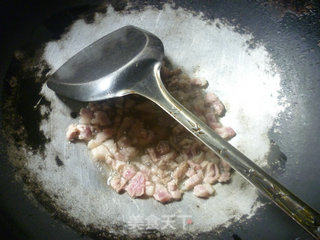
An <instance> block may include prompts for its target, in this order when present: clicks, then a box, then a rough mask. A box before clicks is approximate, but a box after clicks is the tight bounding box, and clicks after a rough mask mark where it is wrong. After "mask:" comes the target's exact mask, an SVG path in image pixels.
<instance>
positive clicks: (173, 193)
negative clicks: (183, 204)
mask: <svg viewBox="0 0 320 240" xmlns="http://www.w3.org/2000/svg"><path fill="white" fill-rule="evenodd" d="M169 193H170V195H171V197H172V198H173V199H174V200H180V199H181V197H182V193H181V191H180V190H179V189H176V190H173V191H169Z"/></svg>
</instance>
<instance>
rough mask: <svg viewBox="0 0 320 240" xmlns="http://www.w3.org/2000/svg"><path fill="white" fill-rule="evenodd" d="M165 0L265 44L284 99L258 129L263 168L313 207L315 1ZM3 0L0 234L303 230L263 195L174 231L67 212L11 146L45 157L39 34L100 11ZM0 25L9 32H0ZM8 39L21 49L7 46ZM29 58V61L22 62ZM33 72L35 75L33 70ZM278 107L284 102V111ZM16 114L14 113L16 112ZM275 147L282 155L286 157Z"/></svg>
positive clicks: (50, 34) (226, 234)
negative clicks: (252, 206)
mask: <svg viewBox="0 0 320 240" xmlns="http://www.w3.org/2000/svg"><path fill="white" fill-rule="evenodd" d="M110 4H111V5H113V7H114V9H115V11H116V12H118V11H119V14H123V15H126V14H130V12H132V13H136V14H139V13H140V12H141V13H142V12H144V11H145V10H146V8H147V9H148V8H152V9H154V11H159V12H161V11H164V10H163V9H164V8H165V7H166V6H164V4H165V2H160V3H159V2H158V1H149V2H144V1H132V2H130V3H127V2H126V1H120V2H118V3H114V2H111V3H110ZM110 4H109V5H110ZM169 4H170V8H172V9H173V11H177V12H178V11H180V10H179V9H181V8H182V9H183V10H184V11H187V12H190V13H191V14H193V15H197V14H199V13H200V12H202V14H203V15H202V18H203V19H204V20H205V21H208V22H212V21H213V20H215V19H219V20H221V21H222V23H224V22H226V23H227V24H228V25H229V26H233V27H234V29H233V31H235V32H237V33H239V34H240V35H242V34H248V33H249V34H252V35H253V38H252V40H251V41H250V42H248V43H247V44H248V46H249V48H252V49H255V48H257V47H258V45H259V44H262V45H263V46H264V47H265V49H266V51H267V52H268V53H269V55H270V56H271V59H272V61H273V63H274V64H275V66H276V68H277V72H278V73H279V74H280V76H281V87H282V89H283V91H284V93H283V94H284V95H285V96H286V98H287V101H288V103H289V104H290V107H289V108H288V109H287V110H286V111H284V112H283V113H282V115H280V120H279V125H280V126H278V129H279V130H280V132H281V134H280V133H277V132H274V131H270V132H269V135H268V137H269V139H270V140H271V141H272V142H273V143H274V144H272V151H271V152H270V154H269V156H268V160H269V161H268V163H269V164H268V166H266V171H268V172H270V173H271V174H272V175H273V176H274V177H276V178H277V179H278V180H279V181H280V182H282V183H283V184H284V185H285V186H287V187H288V188H289V189H292V191H293V192H294V193H295V194H296V195H298V196H299V197H301V198H303V199H304V200H305V201H306V202H307V203H309V204H310V205H311V206H313V207H314V208H315V209H319V204H320V201H319V190H318V188H319V187H318V186H319V177H318V171H319V164H318V157H317V156H318V155H319V151H320V150H319V144H320V141H319V140H320V139H319V134H318V133H319V130H320V127H319V121H318V119H319V117H320V109H319V107H318V104H317V100H318V99H319V97H320V93H319V87H320V86H319V83H320V80H319V76H320V74H319V65H320V47H319V40H320V34H319V31H320V30H319V25H320V23H319V4H318V3H316V2H313V1H309V2H305V3H296V2H290V3H283V2H272V1H256V2H247V1H237V3H234V2H230V1H213V2H203V1H194V2H189V1H173V2H170V3H169ZM35 6H37V7H36V9H35ZM11 7H15V8H14V10H15V11H16V12H18V13H19V12H21V14H22V16H21V17H20V18H18V19H17V18H14V17H11V18H9V19H10V20H11V21H12V22H11V23H10V24H7V25H6V26H7V28H6V30H7V32H6V33H7V35H6V36H7V39H6V40H7V41H6V42H5V45H4V44H2V47H3V46H8V47H6V49H5V50H6V51H4V50H3V51H1V53H2V56H1V59H3V60H5V61H3V62H4V63H5V62H6V63H7V68H6V69H5V68H4V67H3V66H6V65H5V64H3V66H2V76H3V81H1V88H0V89H1V91H0V92H1V99H2V100H1V115H0V117H1V129H2V130H5V131H2V135H1V146H3V147H2V148H1V160H2V161H1V193H2V194H1V222H2V226H3V229H4V231H5V233H6V234H10V235H11V237H15V238H19V239H21V238H22V239H29V238H32V239H42V238H46V239H56V238H58V237H59V238H62V239H77V238H79V237H80V235H79V234H85V236H86V237H85V238H87V236H88V237H92V238H116V237H119V236H120V237H123V238H128V237H131V238H137V237H141V236H142V237H147V236H150V237H152V238H160V237H166V238H173V237H176V238H182V239H183V238H189V237H194V238H199V239H213V238H214V239H215V238H216V239H232V238H233V239H256V238H259V239H293V238H300V239H309V236H308V235H307V234H306V233H305V232H304V231H303V230H302V229H300V228H299V227H297V226H296V225H295V224H294V223H293V222H292V221H291V220H290V219H288V218H287V217H286V216H285V215H284V214H283V213H281V212H280V211H279V210H278V209H276V208H275V207H274V206H272V205H270V204H268V202H266V201H264V200H263V198H261V199H258V200H257V202H262V203H263V204H264V205H263V206H262V207H260V208H258V209H257V210H256V212H255V213H254V215H253V216H251V217H250V218H246V217H245V216H243V217H241V218H240V219H237V220H235V221H231V223H230V224H229V225H228V226H227V227H226V226H223V225H221V226H219V227H215V228H213V229H211V230H206V229H204V230H203V231H196V232H188V231H186V232H184V233H181V234H175V233H166V232H164V231H161V230H155V231H148V232H141V233H140V235H139V236H137V235H135V234H133V233H130V232H124V231H123V228H122V226H121V224H118V225H117V224H114V225H113V224H109V225H107V226H103V227H101V228H99V227H97V225H90V224H88V225H84V224H83V223H81V221H77V220H76V219H74V218H72V217H71V216H70V214H69V212H68V209H61V208H60V207H59V206H57V205H56V204H55V201H53V200H54V199H52V196H51V195H50V194H49V193H48V191H47V190H46V189H45V188H44V187H43V186H41V184H40V183H39V182H37V181H34V178H33V177H32V176H30V174H29V172H28V171H26V170H25V167H24V166H25V164H26V159H24V157H23V156H21V155H20V154H16V155H15V153H16V150H15V149H23V148H24V146H27V148H28V149H30V151H31V152H32V153H33V154H34V155H38V156H41V154H43V155H42V158H43V159H44V160H43V161H48V157H47V156H45V155H46V154H47V152H46V151H44V150H45V146H46V145H45V144H46V143H48V141H49V140H48V139H46V138H45V136H44V134H43V133H42V132H41V131H39V125H40V121H41V120H42V119H43V118H44V117H48V115H50V113H47V116H46V114H44V115H45V116H42V115H41V114H40V113H39V111H40V110H41V107H39V106H48V108H47V109H50V111H55V107H56V105H51V107H49V106H50V99H49V101H47V100H46V99H45V98H41V97H40V96H39V92H40V90H41V87H42V83H43V82H44V81H45V79H46V73H47V72H48V71H49V70H50V69H49V68H43V69H39V66H43V65H36V64H35V62H37V61H39V57H40V56H39V55H37V54H39V49H43V48H44V43H46V42H48V41H50V40H52V39H55V40H56V39H59V38H60V37H61V34H62V33H63V32H65V31H67V30H68V29H66V28H67V27H68V26H70V24H71V23H72V22H73V21H74V20H76V19H78V18H83V19H85V20H86V21H87V22H94V18H93V17H92V13H94V12H103V11H105V6H104V5H103V4H102V3H101V2H90V4H89V3H85V2H81V3H80V2H79V3H77V5H74V4H71V3H68V2H67V3H64V5H59V4H54V3H53V2H46V3H41V4H40V5H33V7H31V5H27V4H26V6H25V7H24V8H23V7H21V6H19V5H12V6H11ZM179 7H181V8H179ZM128 8H130V10H128ZM23 15H24V16H23ZM19 19H20V23H19V21H18V20H19ZM7 20H8V19H7ZM21 20H23V21H24V22H26V24H25V25H26V27H25V28H24V29H21V27H20V26H21V25H19V24H21ZM36 22H37V24H36ZM39 23H40V24H39ZM208 24H209V23H208ZM209 25H210V24H209ZM15 26H16V29H15ZM155 28H156V27H155ZM9 33H10V34H11V35H8V34H9ZM9 36H11V38H10V37H9ZM19 36H20V38H19ZM21 36H23V40H22V39H21ZM11 39H16V40H13V41H12V40H11ZM18 48H20V50H21V51H18V52H17V51H15V52H14V51H13V50H16V49H18ZM40 52H41V51H40ZM4 53H7V54H4ZM13 53H14V57H13V58H12V57H11V56H12V55H13ZM33 61H34V62H33ZM30 66H33V67H31V70H30ZM36 66H38V68H37V67H36ZM200 67H201V66H200ZM26 69H27V71H26ZM39 72H40V73H41V74H40V76H36V73H39ZM39 100H40V101H39ZM8 101H9V102H8ZM61 101H63V102H62V105H66V106H68V108H69V109H73V110H76V109H77V108H78V107H79V106H78V105H79V104H78V103H76V102H71V101H67V100H65V99H62V100H61ZM37 104H38V105H37ZM34 109H35V110H34ZM61 110H63V109H61ZM288 112H291V115H290V116H289V115H288ZM17 119H20V121H16V120H17ZM71 120H72V119H71ZM59 121H61V119H60V120H59ZM20 125H23V126H24V128H25V129H22V130H20V131H9V130H10V129H11V128H13V129H16V130H17V129H18V128H19V126H20ZM56 131H58V129H57V130H56ZM25 132H26V133H27V135H24V134H25ZM62 132H63V131H62ZM279 149H281V152H283V153H285V155H286V156H287V159H288V160H287V162H286V163H285V161H284V159H285V157H284V156H283V154H282V153H281V152H280V151H279ZM25 158H30V159H32V158H33V157H32V156H25ZM51 159H53V160H54V161H55V162H54V164H56V165H57V166H59V165H60V166H62V167H64V166H65V165H67V164H68V163H67V159H61V157H59V156H58V155H57V156H52V158H51ZM57 169H59V168H58V167H57ZM85 170H86V169H85ZM57 171H58V170H57ZM92 171H93V170H92ZM94 187H95V188H96V187H97V186H94ZM101 187H102V186H101ZM35 200H36V201H35ZM140 202H141V201H140ZM183 202H184V201H182V202H181V204H183ZM38 203H40V204H38ZM130 204H135V203H133V202H130V201H129V202H126V205H125V208H127V209H130V206H129V205H130ZM138 204H139V203H138ZM141 204H142V203H141ZM203 204H204V203H203ZM165 207H169V206H165ZM201 211H202V212H203V211H204V210H201V206H200V209H199V210H198V211H197V212H198V214H200V213H201ZM52 215H53V218H51V216H52ZM195 219H196V218H195ZM196 220H197V219H196ZM195 224H196V223H195ZM65 225H68V226H71V227H72V228H69V227H65ZM203 225H206V224H205V223H203ZM35 226H36V227H35Z"/></svg>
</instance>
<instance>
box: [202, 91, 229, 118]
mask: <svg viewBox="0 0 320 240" xmlns="http://www.w3.org/2000/svg"><path fill="white" fill-rule="evenodd" d="M205 103H206V105H207V106H209V107H212V108H213V109H214V110H215V112H216V114H217V115H219V116H220V115H222V114H223V113H224V111H225V108H224V105H223V104H222V102H221V101H220V100H219V98H218V97H217V96H216V95H215V94H214V93H212V92H209V93H207V95H206V97H205Z"/></svg>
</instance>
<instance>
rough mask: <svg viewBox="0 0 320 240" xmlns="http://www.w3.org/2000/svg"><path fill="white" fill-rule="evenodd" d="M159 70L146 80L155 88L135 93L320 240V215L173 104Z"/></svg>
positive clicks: (202, 124) (138, 89)
mask: <svg viewBox="0 0 320 240" xmlns="http://www.w3.org/2000/svg"><path fill="white" fill-rule="evenodd" d="M159 68H160V65H159V64H158V65H156V66H155V68H154V72H153V74H151V75H150V76H149V78H150V79H147V81H152V82H154V83H155V84H154V86H152V84H150V82H148V84H146V85H145V86H142V85H141V86H138V87H137V88H136V90H135V92H136V93H138V94H140V95H143V96H145V97H147V98H149V99H150V100H152V101H153V102H155V103H156V104H158V105H159V106H160V107H161V108H163V109H164V110H165V111H166V112H167V113H168V114H169V115H171V116H172V117H173V118H174V119H176V120H177V121H178V122H179V123H180V124H182V125H183V126H184V127H185V128H186V129H188V130H189V131H190V132H191V133H192V134H193V135H194V136H195V137H197V138H198V139H199V140H200V141H202V142H203V143H204V144H205V145H206V146H208V147H209V148H210V149H211V150H212V151H214V152H215V153H216V154H217V155H218V156H219V157H221V158H222V159H223V160H225V161H226V162H228V163H229V164H230V165H231V166H232V168H233V169H234V170H236V171H237V172H239V173H240V174H241V175H242V176H243V177H244V178H245V179H246V180H247V181H249V182H250V183H251V184H253V185H254V186H256V187H257V188H258V189H259V190H260V191H261V192H262V193H263V194H264V195H265V196H267V197H268V198H269V199H270V200H271V201H273V202H274V203H275V204H276V205H277V206H278V207H279V208H281V209H282V210H283V211H284V212H285V213H286V214H288V215H289V216H290V217H291V218H292V219H293V220H295V221H296V222H297V223H298V224H299V225H301V226H302V227H303V228H304V229H305V230H306V231H307V232H308V233H310V234H311V235H312V236H313V237H314V238H315V239H320V215H319V213H318V212H317V211H316V210H314V209H313V208H311V207H310V206H309V205H308V204H306V203H305V202H303V201H302V200H301V199H299V198H298V197H297V196H295V195H294V194H293V193H291V192H290V191H289V190H288V189H286V188H285V187H284V186H282V185H281V184H280V183H279V182H277V181H276V180H275V179H274V178H272V177H271V176H269V175H268V174H267V173H266V172H264V171H263V170H262V169H261V168H260V167H259V166H257V165H256V164H255V163H254V162H252V161H251V160H250V159H249V158H247V157H246V156H245V155H244V154H242V153H241V152H240V151H238V150H237V149H236V148H234V147H233V146H232V145H231V144H229V143H228V142H226V141H225V140H224V139H222V138H221V137H220V136H219V135H218V134H216V133H215V132H214V131H213V130H212V129H211V128H210V127H208V126H207V125H206V124H205V123H204V122H202V121H201V120H200V119H199V118H197V117H196V116H195V115H194V114H192V113H191V112H190V111H188V110H187V109H186V108H185V107H183V106H182V105H181V104H180V103H179V102H178V101H176V100H175V99H174V98H173V97H172V96H171V95H170V94H169V93H168V91H167V90H166V88H165V87H164V85H163V83H162V81H161V78H160V73H159Z"/></svg>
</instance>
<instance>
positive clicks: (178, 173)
mask: <svg viewBox="0 0 320 240" xmlns="http://www.w3.org/2000/svg"><path fill="white" fill-rule="evenodd" d="M187 170H188V163H187V162H182V163H180V164H179V166H178V167H177V168H176V170H174V172H173V174H172V176H173V178H174V179H175V180H176V181H180V180H181V179H183V177H184V175H185V173H186V171H187Z"/></svg>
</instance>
